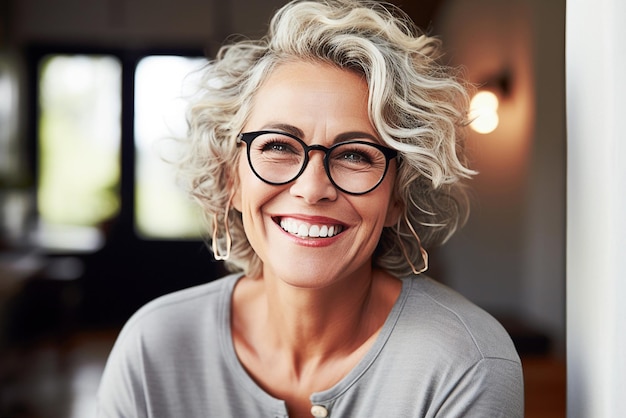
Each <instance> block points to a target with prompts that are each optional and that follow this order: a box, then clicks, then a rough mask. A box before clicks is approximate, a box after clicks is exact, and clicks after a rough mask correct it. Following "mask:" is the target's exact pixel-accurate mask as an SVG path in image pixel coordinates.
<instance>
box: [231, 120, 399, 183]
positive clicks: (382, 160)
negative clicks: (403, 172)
mask: <svg viewBox="0 0 626 418" xmlns="http://www.w3.org/2000/svg"><path fill="white" fill-rule="evenodd" d="M237 141H238V142H239V143H242V142H245V143H246V145H247V152H248V163H249V164H250V168H251V169H252V172H254V174H255V175H256V176H257V177H258V178H259V179H261V180H262V181H264V182H265V183H268V184H272V185H275V186H279V185H283V184H287V183H290V182H292V181H294V180H295V179H297V178H298V177H299V176H300V175H301V174H302V173H303V172H304V170H305V169H306V166H307V164H308V163H309V152H311V151H321V152H323V153H324V169H325V170H326V175H328V178H329V179H330V182H331V183H332V184H333V185H334V186H335V187H336V188H338V189H339V190H341V191H342V192H345V193H348V194H351V195H362V194H365V193H369V192H371V191H372V190H374V189H375V188H376V187H378V185H379V184H380V183H381V182H382V181H383V179H384V178H385V174H386V173H387V169H388V168H389V160H391V159H392V158H395V157H396V156H397V154H398V152H397V151H396V150H394V149H391V148H387V147H384V146H382V145H379V144H375V143H372V142H368V141H364V140H351V141H346V142H340V143H337V144H335V145H333V146H332V147H330V148H327V147H324V146H322V145H310V146H309V145H307V144H305V143H304V141H302V140H301V139H300V138H298V137H296V136H294V135H291V134H288V133H285V132H277V131H257V132H246V133H241V134H239V137H238V138H237Z"/></svg>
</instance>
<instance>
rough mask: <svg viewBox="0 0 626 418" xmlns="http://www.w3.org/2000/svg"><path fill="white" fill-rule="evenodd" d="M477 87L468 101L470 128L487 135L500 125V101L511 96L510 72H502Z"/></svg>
mask: <svg viewBox="0 0 626 418" xmlns="http://www.w3.org/2000/svg"><path fill="white" fill-rule="evenodd" d="M479 86H480V87H479V89H478V91H477V92H476V94H475V95H474V96H473V97H472V99H471V101H470V120H471V122H470V127H471V128H472V129H473V130H474V131H476V132H478V133H480V134H488V133H491V132H493V131H495V129H496V128H497V127H498V124H499V123H500V117H499V116H498V107H499V106H500V101H501V100H503V99H504V98H506V97H508V96H509V95H510V94H511V76H510V72H509V71H504V72H502V73H501V74H499V75H498V76H496V77H490V78H489V79H488V81H486V82H484V83H480V84H479Z"/></svg>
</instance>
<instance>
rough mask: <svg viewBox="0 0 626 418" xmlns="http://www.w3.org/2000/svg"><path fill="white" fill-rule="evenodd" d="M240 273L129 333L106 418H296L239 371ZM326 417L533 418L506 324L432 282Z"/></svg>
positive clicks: (110, 365) (149, 314)
mask: <svg viewBox="0 0 626 418" xmlns="http://www.w3.org/2000/svg"><path fill="white" fill-rule="evenodd" d="M239 277H240V275H230V276H227V277H225V278H223V279H221V280H217V281H214V282H211V283H208V284H205V285H201V286H197V287H193V288H190V289H186V290H182V291H179V292H176V293H173V294H170V295H166V296H164V297H161V298H159V299H157V300H155V301H153V302H150V303H149V304H147V305H146V306H144V307H143V308H142V309H140V310H139V311H138V312H137V313H136V314H135V315H134V316H133V317H132V318H131V319H130V320H129V321H128V323H127V324H126V326H125V327H124V329H123V330H122V332H121V334H120V335H119V337H118V339H117V341H116V343H115V346H114V348H113V351H112V352H111V354H110V357H109V359H108V362H107V365H106V368H105V371H104V375H103V377H102V381H101V384H100V389H99V391H98V409H97V411H98V412H97V416H98V417H100V418H105V417H106V418H113V417H116V418H117V417H120V418H121V417H124V418H133V417H137V418H140V417H141V418H143V417H158V418H166V417H171V418H194V417H220V418H225V417H232V418H246V417H269V418H279V417H280V418H286V417H287V416H288V415H287V409H286V406H285V403H284V402H283V401H282V400H280V399H276V398H274V397H272V396H270V395H269V394H268V393H266V392H264V391H263V390H262V389H261V388H260V387H259V386H258V385H257V384H256V383H255V382H254V380H252V378H251V377H250V376H249V375H248V374H247V373H246V371H245V370H244V368H243V366H242V365H241V363H239V361H238V359H237V356H236V354H235V350H234V347H233V343H232V337H231V330H230V301H231V294H232V291H233V288H234V286H235V283H236V282H237V280H238V278H239ZM311 405H312V406H317V407H316V408H315V412H316V413H317V414H321V415H318V416H324V414H326V415H327V416H328V417H331V418H337V417H385V418H386V417H461V416H463V417H507V418H510V417H522V416H523V405H524V402H523V379H522V367H521V363H520V360H519V357H518V355H517V353H516V351H515V348H514V346H513V344H512V342H511V339H510V338H509V336H508V335H507V333H506V331H505V330H504V329H503V328H502V326H501V325H500V324H499V323H498V322H497V321H496V320H495V319H493V318H492V317H491V316H490V315H489V314H487V313H486V312H485V311H483V310H482V309H480V308H478V307H477V306H475V305H473V304H472V303H471V302H469V301H468V300H467V299H465V298H463V297H462V296H460V295H459V294H458V293H456V292H454V291H453V290H451V289H449V288H447V287H445V286H443V285H442V284H440V283H437V282H435V281H433V280H431V279H429V278H427V277H425V276H418V277H411V278H405V279H403V285H402V292H401V294H400V296H399V298H398V300H397V301H396V303H395V305H394V307H393V309H392V311H391V313H390V314H389V317H388V318H387V320H386V322H385V324H384V326H383V329H382V330H381V332H380V334H379V336H378V337H377V340H376V342H375V343H374V345H373V346H372V348H371V349H370V350H369V352H368V353H366V355H365V356H364V358H363V359H362V360H361V361H360V362H359V363H358V364H357V366H356V367H355V368H354V369H353V370H352V371H350V373H348V375H347V376H345V377H344V378H343V379H342V380H341V381H340V382H339V383H337V384H336V385H335V386H333V387H331V388H329V389H327V390H325V391H323V392H317V393H313V394H312V395H311Z"/></svg>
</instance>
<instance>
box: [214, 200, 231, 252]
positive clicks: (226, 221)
mask: <svg viewBox="0 0 626 418" xmlns="http://www.w3.org/2000/svg"><path fill="white" fill-rule="evenodd" d="M229 210H230V202H229V203H228V204H227V205H226V211H225V212H224V231H225V233H226V253H225V254H223V255H222V254H221V253H220V250H219V245H218V243H217V228H218V226H219V222H218V220H217V213H214V214H213V237H212V238H213V239H212V240H211V249H212V250H213V256H214V257H215V259H216V260H219V261H221V260H228V258H229V257H230V249H231V247H232V244H233V241H232V237H231V236H230V228H229V227H228V211H229Z"/></svg>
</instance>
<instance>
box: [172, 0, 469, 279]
mask: <svg viewBox="0 0 626 418" xmlns="http://www.w3.org/2000/svg"><path fill="white" fill-rule="evenodd" d="M440 58H441V46H440V42H439V40H438V39H436V38H433V37H429V36H426V35H425V34H423V33H422V32H420V31H419V29H418V28H417V27H415V25H414V24H413V23H412V21H411V20H410V19H409V18H408V16H406V15H405V14H404V13H403V12H402V11H401V10H400V9H398V8H396V7H395V6H392V5H390V4H383V3H380V2H377V1H369V0H327V1H320V2H317V1H293V2H290V3H288V4H287V5H285V6H283V7H282V8H281V9H279V10H278V11H277V12H276V14H275V15H274V17H273V18H272V20H271V23H270V27H269V30H268V33H267V35H266V36H264V37H263V38H262V39H260V40H257V41H251V40H232V39H231V40H230V41H229V43H227V44H225V45H224V46H223V47H222V48H221V49H220V50H219V52H218V54H217V56H216V58H215V59H214V60H212V61H210V62H209V64H208V65H207V66H206V68H204V69H203V76H202V82H201V90H200V91H199V92H198V94H197V95H196V96H194V98H193V99H192V100H191V106H190V107H189V111H188V115H187V118H188V124H189V130H188V135H187V138H186V141H187V146H186V147H185V151H184V153H183V155H182V158H181V159H180V161H178V170H179V176H180V178H181V179H182V180H184V184H185V186H186V187H187V188H188V191H189V193H190V194H191V196H192V197H193V198H194V200H196V201H197V202H198V203H199V204H200V205H201V207H202V212H203V214H204V217H205V220H206V221H207V228H208V236H209V237H211V236H212V237H215V238H214V239H215V240H216V241H217V242H214V243H213V245H214V246H217V247H218V248H223V247H224V246H225V245H226V243H225V241H226V237H228V238H231V237H232V247H231V251H230V257H229V259H228V260H227V267H228V268H229V269H230V270H231V271H244V272H245V273H246V274H247V275H250V276H256V275H259V274H260V272H261V268H262V263H261V261H260V260H259V258H258V256H257V255H256V254H255V252H254V251H253V249H252V247H251V246H250V244H249V242H248V240H247V238H246V235H245V231H244V227H243V223H242V217H241V213H239V212H238V211H236V210H235V209H232V208H231V206H230V200H231V199H232V196H233V193H234V190H235V189H236V187H237V185H238V181H239V180H238V176H237V161H238V157H239V153H240V152H241V147H238V145H237V141H236V138H237V135H238V134H239V133H240V130H241V129H242V127H243V126H244V124H245V122H246V120H247V118H248V116H249V114H250V111H251V107H252V102H253V100H252V99H253V97H254V95H255V93H256V91H257V90H258V89H259V87H260V86H261V85H262V84H263V82H264V80H266V79H267V77H268V74H270V73H271V72H272V70H273V69H275V68H276V67H277V66H279V65H281V64H284V63H286V62H293V61H298V60H300V61H302V60H305V61H308V62H320V63H327V64H331V65H334V66H336V67H338V68H341V69H346V70H348V71H354V72H356V73H358V74H360V75H362V76H364V78H365V80H366V81H367V84H368V88H369V99H368V106H369V109H368V111H369V116H370V119H371V122H372V125H373V126H374V128H375V129H376V130H377V133H378V135H379V137H380V138H381V140H382V141H383V142H384V143H385V144H386V145H387V146H389V147H391V148H394V149H396V150H397V151H398V153H399V157H398V169H397V176H396V181H395V185H394V196H393V198H395V199H398V201H399V202H400V206H401V209H402V215H401V216H400V217H399V220H398V222H397V224H396V225H394V226H393V227H387V228H384V229H383V232H382V235H381V237H380V240H379V243H378V246H377V249H376V251H375V253H374V255H373V260H372V261H373V264H374V265H375V266H378V267H380V268H383V269H385V270H387V271H388V272H390V273H392V274H395V275H397V276H399V277H401V276H405V275H407V274H410V273H411V272H412V271H415V267H414V266H423V267H424V266H425V264H426V262H427V260H425V259H424V258H423V254H422V252H421V245H424V246H425V247H426V248H428V247H432V246H435V245H438V244H442V243H443V242H445V241H446V240H447V239H448V238H449V237H450V236H451V235H452V234H453V233H454V231H455V230H457V228H458V227H460V226H461V225H462V224H463V223H464V222H465V221H466V219H467V216H468V213H469V205H468V199H467V193H466V191H465V186H464V182H463V180H464V179H466V178H469V177H471V176H472V175H473V174H474V172H473V171H472V170H471V169H469V168H468V167H467V164H466V157H465V156H464V152H463V132H464V130H465V129H464V128H465V126H466V125H467V117H468V107H469V97H468V85H467V84H466V83H465V82H464V81H463V79H462V77H460V74H459V72H458V70H457V69H453V68H450V67H448V66H445V65H442V64H441V63H440ZM226 228H228V229H229V233H227V232H226V230H225V229H226ZM415 233H417V235H418V236H419V239H417V237H416V236H415ZM420 241H421V244H420Z"/></svg>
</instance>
